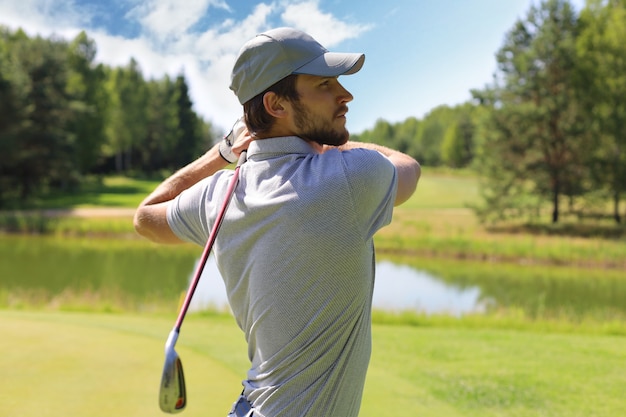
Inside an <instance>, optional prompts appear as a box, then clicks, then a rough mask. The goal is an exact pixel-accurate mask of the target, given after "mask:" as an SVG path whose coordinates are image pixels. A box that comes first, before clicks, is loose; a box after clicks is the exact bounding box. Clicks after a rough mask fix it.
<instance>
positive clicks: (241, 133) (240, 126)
mask: <svg viewBox="0 0 626 417" xmlns="http://www.w3.org/2000/svg"><path fill="white" fill-rule="evenodd" d="M233 137H234V140H233V147H232V149H233V153H234V154H235V155H237V156H239V155H240V154H241V152H243V151H245V150H247V149H248V146H250V142H252V141H253V140H254V139H255V138H254V137H253V136H252V135H251V134H250V132H249V131H248V128H247V127H246V124H245V123H244V121H243V118H241V119H239V120H237V122H236V123H235V126H234V127H233Z"/></svg>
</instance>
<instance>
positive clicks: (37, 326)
mask: <svg viewBox="0 0 626 417" xmlns="http://www.w3.org/2000/svg"><path fill="white" fill-rule="evenodd" d="M172 321H173V317H171V318H170V317H163V316H158V317H154V316H150V317H147V316H138V315H117V314H79V313H63V312H21V311H1V312H0V331H1V332H2V335H3V349H2V353H3V355H2V358H1V359H0V374H1V375H2V382H0V385H1V388H2V389H1V391H0V392H2V394H0V415H2V416H3V417H35V416H37V417H42V416H44V417H45V416H51V417H52V416H53V417H57V416H58V417H61V416H70V415H71V416H90V417H111V416H133V417H143V416H158V415H165V414H163V413H162V412H161V411H160V410H159V408H158V404H157V394H158V384H159V379H160V374H161V367H162V365H163V345H164V343H165V338H166V337H167V334H168V332H169V330H170V329H171V326H172V324H173V323H172ZM177 351H178V353H179V354H180V355H181V358H182V360H183V365H184V367H185V374H186V379H187V389H188V394H189V403H188V406H187V409H186V410H185V411H184V412H183V414H182V415H184V416H189V417H193V416H204V417H212V416H221V417H224V416H225V415H226V412H227V410H228V409H229V407H230V404H231V403H232V401H233V400H234V399H235V398H236V397H237V395H238V393H239V389H240V379H241V378H242V376H243V375H245V370H246V365H247V360H246V357H245V352H246V348H245V343H244V341H243V337H242V335H241V333H240V331H239V329H238V328H237V327H236V325H235V323H234V320H233V319H232V318H231V317H229V316H226V315H219V316H207V315H197V314H193V315H191V316H189V317H188V319H187V320H186V321H185V324H184V325H183V328H182V330H181V337H180V339H179V342H178V344H177ZM624 392H626V338H624V337H618V336H615V337H613V336H600V335H588V334H587V335H582V334H549V333H538V332H532V331H527V332H526V331H522V332H516V331H508V330H494V329H471V328H454V327H450V328H447V327H443V328H440V327H439V328H438V327H409V326H384V325H374V346H373V356H372V361H371V366H370V370H369V373H368V378H367V382H366V389H365V393H364V399H363V406H362V410H361V414H360V415H361V416H362V417H374V416H376V417H385V416H389V417H392V416H397V415H398V411H399V410H402V412H401V413H400V414H401V415H419V416H427V417H435V416H436V417H457V416H528V417H531V416H533V417H534V416H539V415H546V416H547V415H549V416H563V417H577V416H580V417H583V416H584V417H587V416H591V415H593V416H607V417H608V416H617V415H620V413H621V412H622V411H623V410H624V409H625V408H626V399H624V397H623V393H624Z"/></svg>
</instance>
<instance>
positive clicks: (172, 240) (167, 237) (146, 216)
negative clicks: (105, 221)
mask: <svg viewBox="0 0 626 417" xmlns="http://www.w3.org/2000/svg"><path fill="white" fill-rule="evenodd" d="M165 210H166V208H165V206H163V205H160V206H140V207H139V208H138V209H137V211H136V212H135V217H134V218H133V225H134V227H135V231H136V232H137V233H138V234H139V235H140V236H142V237H144V238H146V239H148V240H149V241H151V242H154V243H163V244H177V243H182V240H180V239H179V238H178V236H176V235H175V234H174V232H173V231H172V229H170V227H169V224H168V223H167V218H166V214H165Z"/></svg>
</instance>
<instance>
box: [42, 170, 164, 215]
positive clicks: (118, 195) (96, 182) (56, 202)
mask: <svg viewBox="0 0 626 417" xmlns="http://www.w3.org/2000/svg"><path fill="white" fill-rule="evenodd" d="M158 184H159V181H154V180H141V179H133V178H127V177H121V176H113V177H104V178H96V177H94V178H91V179H90V180H89V181H87V182H86V183H85V184H84V185H82V187H81V189H80V190H79V191H78V192H72V193H55V194H52V195H50V196H48V197H46V198H44V199H41V200H39V201H37V202H36V203H35V207H34V208H38V209H42V208H59V207H63V208H68V207H74V208H77V207H137V205H139V203H140V202H141V201H142V200H143V199H144V198H145V197H146V196H147V195H148V194H149V193H150V192H152V190H154V188H155V187H156V186H157V185H158Z"/></svg>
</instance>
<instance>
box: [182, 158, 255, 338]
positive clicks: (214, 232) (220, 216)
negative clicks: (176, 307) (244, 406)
mask: <svg viewBox="0 0 626 417" xmlns="http://www.w3.org/2000/svg"><path fill="white" fill-rule="evenodd" d="M245 161H246V151H243V152H242V153H241V155H240V156H239V160H238V161H237V166H236V167H235V173H234V174H233V178H232V179H231V181H230V184H229V185H228V189H227V190H226V197H225V198H224V202H223V203H222V207H221V208H220V211H219V212H218V214H217V218H216V219H215V223H213V227H212V228H211V232H210V233H209V239H208V240H207V243H206V245H205V246H204V250H203V251H202V256H201V257H200V262H199V263H198V267H197V268H196V271H195V273H194V277H193V280H192V281H191V283H190V284H189V289H188V290H187V295H185V301H184V302H183V305H182V307H181V309H180V312H179V313H178V318H177V319H176V324H175V325H174V330H175V331H176V332H177V333H178V332H180V326H182V324H183V320H184V318H185V315H186V314H187V310H188V309H189V304H190V303H191V299H192V298H193V294H194V293H195V292H196V287H197V286H198V282H200V277H201V276H202V271H203V270H204V266H205V265H206V263H207V260H208V259H209V254H210V253H211V249H212V248H213V244H214V243H215V239H216V238H217V232H218V231H219V228H220V226H221V225H222V220H224V214H225V213H226V209H227V208H228V204H229V203H230V200H231V198H232V196H233V194H234V192H235V188H236V187H237V183H238V182H239V169H240V168H241V165H242V164H243V163H244V162H245Z"/></svg>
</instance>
